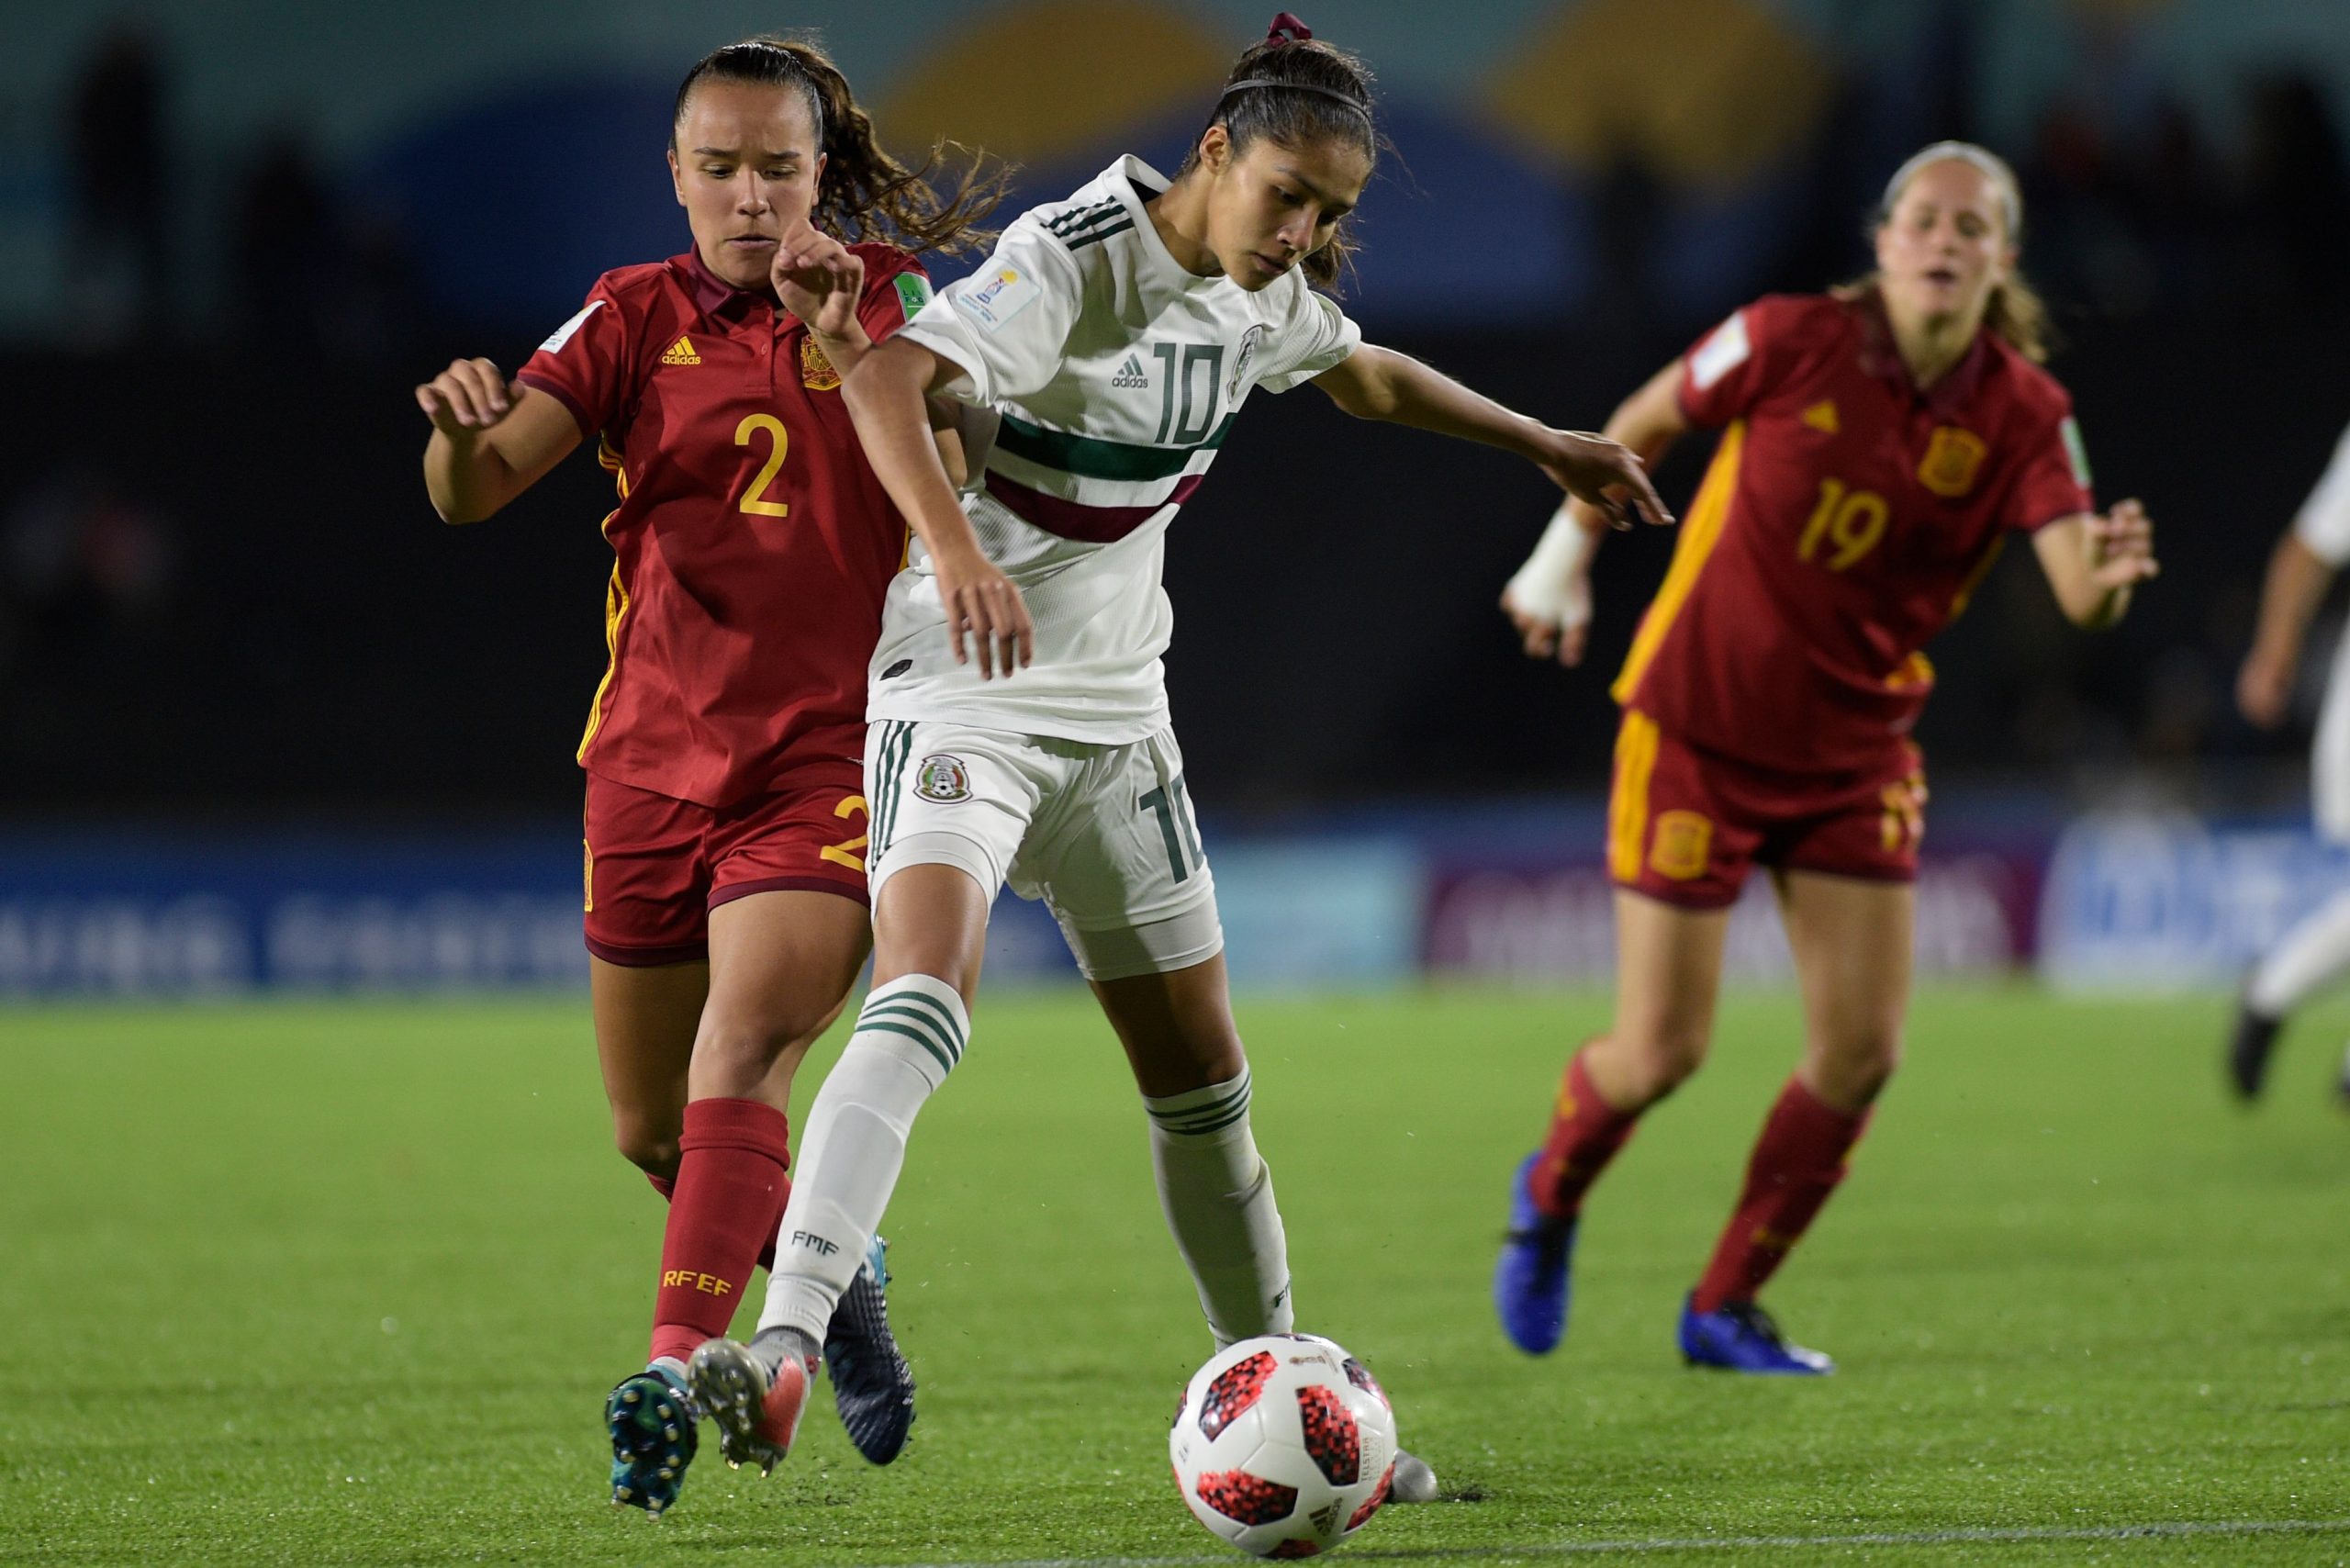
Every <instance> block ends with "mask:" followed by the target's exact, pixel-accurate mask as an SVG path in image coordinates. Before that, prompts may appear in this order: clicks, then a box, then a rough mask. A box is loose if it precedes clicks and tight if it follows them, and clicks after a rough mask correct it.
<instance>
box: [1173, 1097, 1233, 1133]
mask: <svg viewBox="0 0 2350 1568" xmlns="http://www.w3.org/2000/svg"><path fill="white" fill-rule="evenodd" d="M1246 1120H1248V1106H1247V1105H1246V1104H1242V1105H1241V1106H1239V1107H1238V1108H1237V1109H1236V1110H1235V1111H1234V1112H1233V1113H1232V1114H1230V1115H1228V1116H1225V1118H1224V1119H1223V1120H1221V1121H1215V1122H1203V1123H1202V1124H1201V1125H1199V1126H1185V1127H1170V1126H1166V1125H1165V1124H1164V1123H1162V1124H1160V1126H1161V1128H1162V1130H1164V1131H1167V1132H1170V1133H1173V1134H1174V1135H1175V1136H1176V1137H1203V1136H1205V1135H1206V1134H1208V1133H1220V1132H1222V1131H1224V1129H1225V1128H1226V1127H1228V1126H1232V1124H1233V1123H1235V1122H1240V1121H1246Z"/></svg>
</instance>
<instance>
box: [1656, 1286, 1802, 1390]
mask: <svg viewBox="0 0 2350 1568" xmlns="http://www.w3.org/2000/svg"><path fill="white" fill-rule="evenodd" d="M1692 1299H1693V1300H1694V1299H1695V1298H1692ZM1681 1355H1682V1359H1683V1360H1684V1361H1687V1362H1688V1363H1689V1364H1690V1365H1691V1366H1693V1367H1719V1368H1720V1369H1722V1370H1723V1371H1724V1372H1759V1373H1762V1374H1763V1375H1765V1376H1776V1377H1825V1376H1827V1375H1828V1374H1829V1373H1830V1372H1834V1371H1835V1370H1836V1363H1835V1362H1834V1361H1830V1360H1829V1359H1828V1358H1827V1357H1826V1356H1823V1355H1821V1354H1820V1353H1819V1352H1818V1350H1805V1349H1804V1348H1803V1347H1802V1346H1801V1345H1790V1344H1788V1343H1787V1341H1786V1337H1785V1335H1783V1334H1781V1333H1780V1332H1779V1326H1778V1325H1777V1324H1776V1323H1774V1322H1773V1321H1772V1320H1771V1315H1770V1314H1769V1313H1767V1312H1765V1311H1763V1310H1762V1307H1760V1306H1758V1305H1755V1304H1754V1303H1753V1302H1751V1301H1733V1302H1726V1303H1724V1304H1723V1305H1721V1306H1719V1307H1718V1308H1716V1309H1715V1310H1714V1311H1712V1312H1699V1311H1697V1310H1696V1309H1695V1307H1693V1306H1689V1305H1684V1306H1683V1307H1682V1309H1681Z"/></svg>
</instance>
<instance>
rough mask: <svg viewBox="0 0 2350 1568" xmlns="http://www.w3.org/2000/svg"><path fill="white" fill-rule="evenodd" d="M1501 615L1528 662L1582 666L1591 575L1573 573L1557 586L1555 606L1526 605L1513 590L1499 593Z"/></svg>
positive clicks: (1589, 625)
mask: <svg viewBox="0 0 2350 1568" xmlns="http://www.w3.org/2000/svg"><path fill="white" fill-rule="evenodd" d="M1502 613H1503V614H1504V615H1506V616H1508V617H1509V623H1510V624H1511V625H1512V626H1515V627H1516V628H1517V640H1518V643H1519V644H1520V645H1521V646H1523V647H1524V648H1525V649H1526V656H1527V658H1529V659H1547V658H1552V657H1556V658H1557V659H1558V661H1559V662H1560V663H1561V664H1562V665H1564V666H1567V667H1568V668H1569V669H1572V668H1573V667H1574V666H1577V665H1579V664H1581V663H1583V639H1584V638H1585V637H1586V636H1588V635H1589V633H1590V632H1591V574H1590V573H1589V572H1587V571H1586V572H1577V573H1575V574H1574V575H1573V576H1572V577H1569V578H1568V579H1567V580H1566V581H1565V582H1564V583H1563V584H1561V586H1560V589H1559V597H1558V599H1557V601H1556V602H1555V603H1553V604H1550V605H1548V606H1537V605H1530V604H1527V602H1525V600H1523V599H1520V598H1519V597H1518V593H1517V589H1516V588H1514V587H1513V588H1504V589H1502Z"/></svg>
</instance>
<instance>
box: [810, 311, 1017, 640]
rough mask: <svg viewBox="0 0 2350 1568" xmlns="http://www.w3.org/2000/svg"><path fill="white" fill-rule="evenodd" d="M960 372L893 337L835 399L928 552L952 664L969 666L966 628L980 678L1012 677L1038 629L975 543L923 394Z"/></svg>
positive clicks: (848, 379) (854, 373) (853, 374)
mask: <svg viewBox="0 0 2350 1568" xmlns="http://www.w3.org/2000/svg"><path fill="white" fill-rule="evenodd" d="M959 375H962V371H961V369H960V368H959V367H957V365H955V364H953V363H951V362H950V361H948V360H946V359H944V358H942V357H940V356H939V355H937V354H934V353H931V352H930V351H929V350H928V349H926V348H923V346H922V345H921V344H920V343H916V342H909V341H908V340H906V339H903V338H891V339H890V341H889V342H886V343H882V344H879V345H878V346H877V347H875V348H874V349H872V350H871V351H870V352H869V353H867V354H865V355H864V357H863V358H861V359H860V360H859V361H858V362H857V364H856V368H855V369H854V370H850V371H848V372H846V373H845V375H843V376H842V379H841V396H842V397H843V398H845V399H846V400H847V403H848V413H849V418H850V419H851V420H855V421H856V438H857V440H858V441H859V442H863V443H864V446H865V455H866V460H867V462H869V463H871V464H872V465H873V472H874V473H875V474H876V475H877V476H879V478H880V480H881V485H882V487H883V488H884V489H886V490H888V491H889V492H890V499H891V500H893V501H895V502H896V503H897V504H898V510H899V511H901V512H902V513H903V514H905V519H906V524H907V526H908V527H910V528H912V530H913V531H914V535H915V537H916V538H918V539H920V540H921V541H922V543H923V549H925V550H927V551H929V552H930V561H931V569H932V570H933V571H934V573H935V574H936V575H937V577H938V598H939V602H940V603H941V604H942V605H944V606H945V607H946V635H947V640H948V642H949V643H950V644H952V645H953V647H954V649H955V662H956V663H957V664H966V663H968V662H969V659H970V655H967V654H966V653H965V652H964V648H963V633H965V632H966V631H968V632H969V633H971V637H972V643H973V644H974V651H975V652H976V654H977V655H978V658H979V675H980V677H981V678H983V679H984V678H993V677H994V675H995V674H996V673H997V672H998V671H1001V672H1002V673H1003V674H1004V675H1007V676H1009V675H1010V674H1012V672H1013V670H1014V669H1016V668H1018V667H1020V666H1023V665H1025V664H1026V663H1028V661H1029V658H1030V656H1031V655H1032V654H1033V652H1034V648H1035V627H1034V626H1033V625H1032V624H1031V622H1029V619H1028V607H1027V606H1026V605H1024V604H1023V603H1022V602H1021V600H1020V589H1019V588H1018V587H1017V586H1015V585H1014V584H1013V581H1012V579H1011V578H1009V577H1005V576H1004V575H1003V573H1002V572H1001V571H999V570H997V568H996V566H995V563H994V562H992V561H990V560H989V559H988V558H987V554H986V553H985V552H984V551H982V550H981V549H980V548H979V535H978V534H976V533H974V532H972V531H971V523H970V520H969V519H968V518H966V517H965V516H964V515H963V508H962V506H961V505H960V503H958V502H957V500H956V498H955V486H954V484H953V482H952V479H951V477H950V476H949V475H948V473H947V471H946V463H945V462H944V461H943V459H942V457H941V454H940V452H939V448H938V444H937V442H936V440H935V438H934V433H933V431H932V428H931V420H930V412H929V409H928V408H927V407H926V406H925V404H924V402H923V398H924V397H925V396H926V395H927V394H928V393H931V392H934V391H938V390H943V389H944V388H945V387H946V386H948V385H949V384H950V383H952V382H953V381H954V380H955V379H956V378H957V376H959Z"/></svg>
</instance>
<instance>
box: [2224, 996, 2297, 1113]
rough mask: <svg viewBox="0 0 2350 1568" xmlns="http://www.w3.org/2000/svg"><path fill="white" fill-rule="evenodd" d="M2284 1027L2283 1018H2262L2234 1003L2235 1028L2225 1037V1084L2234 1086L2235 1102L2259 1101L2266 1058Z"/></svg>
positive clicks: (2245, 1005)
mask: <svg viewBox="0 0 2350 1568" xmlns="http://www.w3.org/2000/svg"><path fill="white" fill-rule="evenodd" d="M2284 1026H2285V1021H2284V1020H2283V1019H2282V1018H2264V1017H2262V1016H2261V1015H2260V1014H2257V1013H2255V1012H2254V1011H2253V1010H2252V1003H2251V1002H2244V1001H2239V1002H2237V1003H2236V1026H2235V1030H2234V1032H2233V1033H2232V1034H2231V1035H2229V1036H2228V1081H2229V1082H2230V1083H2231V1084H2233V1086H2234V1088H2235V1092H2236V1098H2237V1099H2239V1100H2243V1101H2245V1102H2247V1103H2249V1102H2251V1101H2254V1100H2257V1099H2259V1098H2260V1085H2261V1081H2262V1080H2264V1079H2266V1077H2267V1076H2268V1058H2269V1056H2270V1054H2271V1053H2272V1052H2274V1051H2275V1050H2276V1048H2277V1032H2278V1031H2279V1030H2281V1029H2283V1028H2284Z"/></svg>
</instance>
